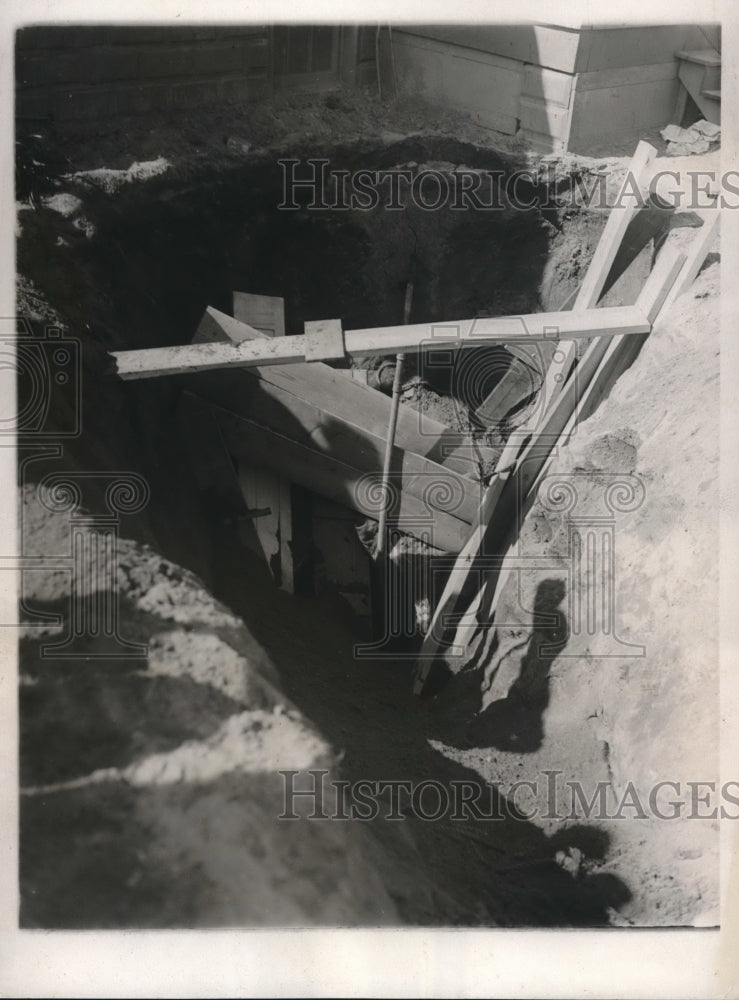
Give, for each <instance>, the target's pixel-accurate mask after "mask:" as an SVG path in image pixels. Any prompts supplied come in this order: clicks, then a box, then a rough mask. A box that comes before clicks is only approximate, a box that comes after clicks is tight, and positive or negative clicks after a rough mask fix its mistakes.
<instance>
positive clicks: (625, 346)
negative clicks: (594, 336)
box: [454, 238, 705, 646]
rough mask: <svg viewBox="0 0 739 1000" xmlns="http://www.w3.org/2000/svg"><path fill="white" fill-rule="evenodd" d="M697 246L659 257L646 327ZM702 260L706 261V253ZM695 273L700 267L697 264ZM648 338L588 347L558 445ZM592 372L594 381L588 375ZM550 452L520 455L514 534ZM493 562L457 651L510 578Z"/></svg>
mask: <svg viewBox="0 0 739 1000" xmlns="http://www.w3.org/2000/svg"><path fill="white" fill-rule="evenodd" d="M699 242H703V241H701V240H700V238H696V240H694V242H693V244H692V245H691V254H690V256H689V257H687V258H686V256H685V255H684V254H682V253H680V252H679V251H678V250H676V249H674V248H672V247H665V248H664V249H663V250H662V252H661V253H660V255H659V257H658V259H657V263H656V264H655V266H654V268H653V269H652V272H651V273H650V275H649V278H648V279H647V281H646V283H645V285H644V288H643V289H642V291H641V293H640V295H639V299H638V304H639V307H640V308H641V309H642V310H643V311H644V313H645V315H646V316H647V317H648V318H649V319H650V322H652V323H655V322H656V321H657V319H658V317H659V315H660V314H661V313H662V312H664V311H665V309H666V308H668V306H669V301H670V299H671V292H672V290H673V289H674V288H675V287H682V285H683V279H684V276H685V274H686V272H687V271H688V270H689V268H690V259H691V258H692V255H693V252H694V251H695V248H696V246H697V244H698V243H699ZM698 252H700V251H698ZM703 256H704V257H705V251H704V252H703ZM699 269H700V264H698V270H699ZM696 273H697V272H696ZM646 336H648V335H645V336H644V337H622V338H614V339H613V340H611V341H610V343H608V342H604V341H602V340H601V341H594V342H593V343H592V344H591V345H590V347H589V348H588V351H587V352H586V354H585V355H584V357H583V358H582V360H581V361H580V365H579V366H578V368H577V370H576V374H575V377H578V376H580V377H581V381H584V387H583V390H582V392H581V393H580V394H579V397H578V399H577V402H576V405H575V407H574V409H573V410H572V412H571V413H570V415H569V417H568V418H567V422H566V424H565V426H564V428H563V430H562V433H561V435H560V436H559V440H558V442H557V445H558V446H561V445H563V444H566V442H567V441H568V440H569V438H570V435H571V434H572V431H573V430H574V428H575V427H576V425H577V424H578V423H580V422H582V421H583V420H586V419H587V418H588V416H590V415H591V414H592V413H593V412H594V411H595V409H596V408H597V406H598V405H599V403H600V402H601V400H602V399H603V398H604V397H605V396H606V395H607V394H608V392H609V391H610V389H611V388H612V387H613V385H614V384H615V382H616V381H617V379H618V378H619V377H620V375H621V374H622V373H623V372H624V371H626V369H627V368H629V367H630V365H631V364H632V363H633V362H634V360H635V357H636V355H637V354H638V352H639V350H640V349H641V347H642V345H643V343H644V340H645V339H646ZM586 364H587V369H586V371H585V378H584V379H582V376H581V374H580V373H581V367H582V366H584V365H586ZM591 370H592V372H593V374H592V377H590V376H588V374H587V373H588V372H589V371H591ZM552 450H553V449H552V448H549V449H547V448H546V447H543V448H542V442H540V441H537V440H536V439H532V440H531V442H530V443H529V445H528V446H527V447H526V449H525V450H524V452H523V453H522V455H521V460H520V462H519V463H518V465H517V466H516V470H515V473H514V477H517V481H516V478H514V481H513V482H511V484H510V487H509V489H510V492H508V495H507V496H506V497H504V498H503V500H502V501H501V508H500V509H499V515H500V521H501V522H502V523H504V524H505V523H510V522H511V520H512V519H513V530H514V531H516V530H517V526H516V522H518V523H520V521H521V520H522V518H523V517H524V516H525V513H526V511H527V510H528V507H529V505H530V500H531V498H532V497H533V495H534V493H535V487H536V486H537V484H538V483H539V482H540V481H541V478H542V476H543V475H544V472H545V470H546V466H547V463H548V461H549V459H550V457H551V453H552ZM514 501H515V502H516V503H517V504H518V505H519V506H518V509H515V508H514V507H513V503H514ZM510 544H511V539H510V536H509V537H508V538H506V539H503V540H501V542H499V543H498V546H497V548H498V551H499V553H500V554H501V555H502V554H503V553H505V552H506V551H508V550H509V548H510ZM497 562H498V568H497V569H496V570H494V571H492V572H491V573H490V574H489V575H488V577H487V579H486V580H485V583H484V585H483V587H482V588H481V590H480V592H479V594H478V595H477V597H476V599H475V600H474V601H473V603H472V605H471V606H470V607H469V608H468V610H467V611H466V613H465V614H464V616H463V617H462V619H461V621H460V623H459V626H458V627H457V630H456V634H455V637H454V645H455V646H457V645H462V646H465V645H466V644H467V642H468V641H469V639H470V638H471V635H472V634H474V632H475V631H476V630H477V628H478V627H479V626H480V624H481V623H482V622H485V621H489V620H490V618H491V616H492V615H493V614H494V612H495V607H496V604H497V601H498V599H499V597H500V594H501V593H502V590H503V586H504V584H505V582H506V581H507V579H508V577H509V575H510V571H509V570H508V569H507V568H506V567H505V563H504V561H503V559H502V558H500V559H498V560H497Z"/></svg>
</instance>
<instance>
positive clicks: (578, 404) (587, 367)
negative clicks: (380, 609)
mask: <svg viewBox="0 0 739 1000" xmlns="http://www.w3.org/2000/svg"><path fill="white" fill-rule="evenodd" d="M684 262H685V257H684V255H682V254H680V253H678V252H677V251H675V250H672V249H671V248H670V249H669V250H668V251H667V252H663V253H662V254H660V258H659V261H658V264H657V266H655V268H654V270H653V272H652V274H651V275H650V278H649V280H648V281H647V283H646V285H645V286H644V289H643V290H642V293H641V295H640V297H639V307H640V309H641V310H642V311H643V312H644V313H645V315H647V316H648V317H650V325H651V322H652V321H653V319H654V318H655V317H656V315H657V314H658V313H659V310H660V308H661V307H662V305H663V304H664V301H665V299H666V297H667V295H668V294H669V292H670V289H671V288H672V287H673V285H674V283H675V281H676V279H677V276H678V274H679V273H680V270H681V268H682V267H683V265H684ZM643 340H644V338H643V337H641V338H629V337H616V338H614V339H613V340H611V341H609V340H607V339H605V338H598V339H596V340H594V341H593V342H592V343H591V344H590V346H589V348H588V350H587V351H586V352H585V354H584V355H583V357H582V359H581V360H580V363H579V364H578V366H577V369H576V371H575V373H574V375H573V377H572V378H571V379H570V380H569V381H568V382H567V383H566V384H565V386H564V388H563V389H562V390H561V391H560V393H559V396H558V397H557V399H556V400H555V402H554V403H553V405H552V406H550V408H549V409H548V410H547V413H546V415H545V417H544V419H543V420H542V421H541V424H540V426H539V427H537V428H536V429H535V431H534V432H533V433H532V436H531V438H530V440H529V441H528V443H527V444H526V446H525V448H524V450H523V451H522V452H521V453H520V455H518V456H516V457H514V458H513V464H508V465H506V466H504V467H503V468H502V471H501V473H498V474H496V475H495V476H494V478H493V480H492V482H491V484H490V486H489V487H488V489H487V490H486V493H485V497H484V500H483V504H482V506H481V511H480V524H478V525H476V526H475V528H474V529H473V531H472V533H471V535H470V537H469V539H468V541H467V543H466V544H465V546H464V548H463V549H462V552H461V553H460V555H459V558H458V559H457V562H456V564H455V566H454V569H453V570H452V573H451V574H450V576H449V579H448V581H447V585H446V587H445V589H444V592H443V593H442V597H441V599H440V601H439V604H438V606H437V608H436V612H435V614H434V616H433V618H432V622H431V627H430V628H429V632H428V633H427V635H426V638H425V639H424V642H423V645H422V647H421V652H420V654H419V665H418V670H417V672H416V676H415V681H414V692H415V693H416V694H420V693H421V691H422V690H423V686H424V684H425V681H426V678H427V676H428V673H429V670H430V668H431V664H432V662H433V659H434V657H435V656H436V655H437V654H438V651H439V649H440V648H441V644H442V642H443V632H444V631H445V624H446V619H447V618H448V616H449V615H451V614H452V613H453V612H454V610H455V608H456V606H457V605H458V603H459V601H460V599H461V597H462V596H463V593H464V590H465V586H466V585H467V582H468V579H469V578H470V574H471V572H472V570H473V568H474V567H475V566H476V565H478V564H479V561H480V558H481V554H482V551H483V548H484V547H485V544H486V542H487V543H488V548H490V547H491V546H490V541H491V536H492V535H493V533H494V532H496V531H497V532H499V533H500V532H501V525H505V524H508V523H509V522H510V520H511V518H513V517H515V515H516V513H517V512H516V505H519V506H520V505H521V504H522V503H523V502H525V499H526V497H527V494H528V492H529V490H530V488H531V486H532V484H533V482H534V481H535V480H536V478H537V477H538V475H539V474H540V472H541V470H542V469H543V467H544V465H545V463H546V461H547V460H548V458H549V456H550V454H551V452H552V449H553V448H554V447H555V445H556V444H557V443H558V442H559V440H560V438H561V435H562V434H563V432H565V430H566V428H568V426H569V425H572V426H574V424H573V423H572V422H573V421H574V422H577V420H578V419H579V415H580V414H581V413H582V411H583V408H584V407H586V406H592V405H597V402H596V400H597V398H598V397H599V395H602V394H603V393H604V392H606V391H607V388H608V387H609V386H610V385H612V384H613V381H614V380H615V378H616V377H618V374H620V372H621V371H623V370H624V367H627V366H628V364H629V363H630V360H633V351H634V350H635V349H638V347H640V346H641V343H643ZM504 458H505V455H502V456H501V465H502V463H503V460H504ZM519 513H520V512H519ZM501 543H502V538H499V539H498V544H499V545H500V544H501ZM493 575H497V574H493ZM486 586H487V587H488V588H490V591H489V592H490V593H494V592H495V580H493V581H491V580H488V581H487V585H486Z"/></svg>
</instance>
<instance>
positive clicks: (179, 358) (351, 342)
mask: <svg viewBox="0 0 739 1000" xmlns="http://www.w3.org/2000/svg"><path fill="white" fill-rule="evenodd" d="M596 252H597V251H596ZM226 321H228V325H233V326H238V320H235V319H232V318H231V317H225V319H224V320H223V321H222V322H223V323H224V324H225V323H226ZM648 329H649V327H648V325H645V323H644V318H643V316H642V314H641V313H640V312H639V310H638V309H635V308H634V307H633V306H621V307H612V308H610V309H592V310H587V311H585V312H582V313H575V312H569V313H567V312H553V313H528V314H525V315H521V316H503V317H500V316H496V317H481V318H476V319H464V320H455V321H452V322H449V323H443V324H440V323H417V324H414V325H408V326H388V327H379V328H375V329H363V330H346V331H345V343H346V353H347V355H348V356H350V357H366V356H367V355H382V354H396V353H398V352H401V351H405V352H418V351H423V350H428V349H429V348H430V347H432V346H433V348H435V349H436V348H455V349H458V350H461V349H465V348H470V347H480V346H482V345H485V344H505V343H526V342H531V341H538V340H543V341H551V339H552V331H553V330H556V331H558V332H559V336H560V338H565V339H572V338H580V337H585V338H588V337H594V336H604V337H614V336H616V335H618V334H634V333H646V332H648ZM306 348H307V340H306V337H305V336H304V335H299V336H294V337H276V338H274V339H272V340H263V339H260V340H244V341H242V343H240V344H234V343H219V342H217V343H210V344H208V343H205V344H185V345H181V346H177V347H154V348H148V349H145V350H140V351H112V352H111V356H112V357H113V358H115V360H116V362H117V366H118V374H119V375H120V377H121V378H123V379H137V378H157V377H160V376H162V375H184V374H186V373H188V372H199V371H215V370H217V369H219V368H234V367H236V368H248V367H254V366H262V365H280V364H295V363H296V362H302V361H304V359H305V354H306Z"/></svg>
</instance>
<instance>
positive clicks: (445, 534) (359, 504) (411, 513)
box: [188, 393, 469, 553]
mask: <svg viewBox="0 0 739 1000" xmlns="http://www.w3.org/2000/svg"><path fill="white" fill-rule="evenodd" d="M188 394H189V393H188ZM198 398H199V397H198ZM210 405H211V407H212V410H213V413H214V415H215V417H216V420H217V422H218V425H219V427H220V428H221V432H222V434H223V437H224V440H225V442H226V445H227V447H228V449H229V451H230V453H231V454H232V455H234V457H235V458H236V459H237V460H238V459H239V458H241V459H242V460H246V461H249V462H259V463H260V464H261V465H264V466H266V467H267V468H271V469H274V470H275V471H280V472H282V473H285V474H287V475H289V477H290V480H291V481H292V482H294V483H297V484H298V485H299V486H303V487H305V488H306V489H309V490H311V491H312V492H314V493H318V494H319V495H320V496H323V497H325V498H326V499H327V500H334V501H336V502H337V503H340V504H342V505H343V506H345V507H351V508H352V509H353V510H356V511H358V512H359V513H360V514H362V515H364V516H365V517H371V518H374V519H376V518H377V515H378V506H379V503H380V502H381V498H380V497H379V495H378V493H377V491H375V490H373V485H374V482H376V481H378V480H379V477H368V476H367V473H365V472H364V471H362V470H360V469H357V468H355V467H354V466H352V465H350V464H349V463H348V462H345V461H342V460H340V459H338V458H335V457H334V456H332V455H331V454H329V453H327V452H323V451H320V450H318V451H317V450H315V449H314V448H309V447H307V446H306V445H304V444H301V443H300V442H298V441H295V440H294V439H293V438H291V437H288V436H287V435H285V434H281V433H279V432H277V431H275V430H274V429H273V428H272V427H268V426H266V425H265V424H260V423H257V422H256V421H254V420H248V419H245V418H243V417H237V416H236V415H235V414H233V413H231V412H229V411H228V410H224V409H222V408H220V407H218V406H216V405H215V404H210ZM414 457H417V456H414ZM409 474H411V472H410V470H409ZM404 485H405V480H404ZM390 520H391V523H392V524H393V526H394V527H397V528H398V530H399V531H402V532H404V533H406V534H409V535H413V536H414V537H416V538H420V539H422V540H424V541H426V542H428V543H429V544H431V545H433V546H434V547H435V548H440V549H443V550H445V551H447V552H452V553H456V552H458V551H459V550H460V549H461V547H462V545H463V544H464V541H465V539H466V537H467V534H468V532H469V524H467V523H466V522H465V521H463V520H460V519H459V518H458V517H455V516H454V514H453V513H447V512H446V511H444V510H441V509H438V508H437V509H430V507H429V503H428V499H426V500H419V499H418V497H417V496H414V495H413V494H412V493H411V492H410V491H408V490H407V489H403V490H399V491H398V492H397V493H396V494H395V499H394V506H393V508H392V513H391V517H390Z"/></svg>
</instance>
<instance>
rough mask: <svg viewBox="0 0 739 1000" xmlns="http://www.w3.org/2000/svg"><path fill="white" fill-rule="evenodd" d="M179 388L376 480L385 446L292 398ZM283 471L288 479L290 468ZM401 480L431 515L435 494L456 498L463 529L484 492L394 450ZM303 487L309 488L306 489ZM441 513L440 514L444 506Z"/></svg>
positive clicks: (254, 385) (237, 389)
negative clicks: (373, 476) (427, 507)
mask: <svg viewBox="0 0 739 1000" xmlns="http://www.w3.org/2000/svg"><path fill="white" fill-rule="evenodd" d="M183 384H185V385H186V387H187V389H188V390H189V391H190V392H193V393H195V394H196V395H198V396H199V397H200V399H203V400H206V401H207V402H209V403H211V404H213V405H216V406H219V407H221V408H222V409H224V410H228V411H229V412H230V413H232V414H233V416H234V418H235V419H237V420H238V419H243V420H246V421H251V422H252V423H256V424H260V425H263V426H266V427H270V428H272V430H274V431H275V432H276V433H277V434H281V435H283V436H285V437H288V438H291V439H292V440H294V441H295V443H296V444H298V445H300V446H301V447H303V448H306V449H309V450H310V451H313V452H315V453H316V454H317V455H320V454H324V455H328V456H330V457H332V458H335V459H337V460H338V461H339V462H341V463H344V464H346V465H347V466H349V467H351V468H353V469H354V470H356V473H357V475H358V476H362V475H375V474H376V475H377V477H378V480H379V476H380V471H381V469H382V457H383V451H384V446H385V441H384V439H383V438H382V437H380V436H378V435H376V434H372V433H371V432H369V431H367V430H366V429H365V428H364V427H362V426H361V425H359V424H357V423H349V422H348V421H346V420H337V419H335V418H334V417H332V416H331V415H330V414H327V413H326V412H325V411H324V410H321V409H319V408H318V407H316V406H313V405H312V404H311V403H307V402H306V401H305V400H303V399H300V398H298V397H297V396H293V395H292V393H289V392H286V391H285V390H284V389H280V388H279V387H277V386H275V385H271V384H270V383H268V382H260V381H258V380H256V379H253V380H251V383H250V384H249V385H246V386H233V385H230V386H224V385H222V384H221V382H220V380H218V381H216V380H215V379H214V380H213V382H212V383H210V384H207V385H203V384H202V382H201V380H200V379H195V378H189V379H186V380H184V383H183ZM271 467H272V466H271ZM283 471H284V472H285V475H287V476H290V475H291V470H290V469H289V467H288V466H285V468H284V470H283ZM401 476H402V489H403V491H404V492H408V493H410V494H412V495H413V496H415V497H416V498H417V499H418V500H424V498H426V502H428V503H429V509H430V510H431V511H433V510H435V509H436V508H434V496H435V494H439V495H442V494H443V495H446V494H448V495H449V497H454V498H455V499H454V501H453V502H450V506H453V514H454V517H455V518H456V519H458V520H459V521H463V522H464V524H465V525H467V526H468V525H470V524H471V523H472V522H473V521H474V520H475V517H476V514H477V510H478V508H479V505H480V495H481V489H482V488H481V486H480V484H479V483H475V482H473V481H472V480H471V479H468V478H467V477H466V476H462V475H460V474H459V473H457V472H455V471H454V470H452V469H445V468H444V467H443V466H441V465H439V464H438V463H436V462H432V461H431V460H430V459H428V458H426V457H425V456H423V455H418V454H417V453H415V452H412V451H407V450H405V449H403V448H400V447H398V446H397V445H396V446H395V447H394V448H393V452H392V462H391V485H392V487H393V488H400V484H401ZM301 485H304V486H306V487H307V488H310V486H309V484H307V483H301ZM429 498H430V499H429ZM329 499H334V497H333V496H332V497H329ZM440 509H442V510H443V509H444V508H443V506H441V507H440ZM376 513H379V508H378V509H377V510H376Z"/></svg>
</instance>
